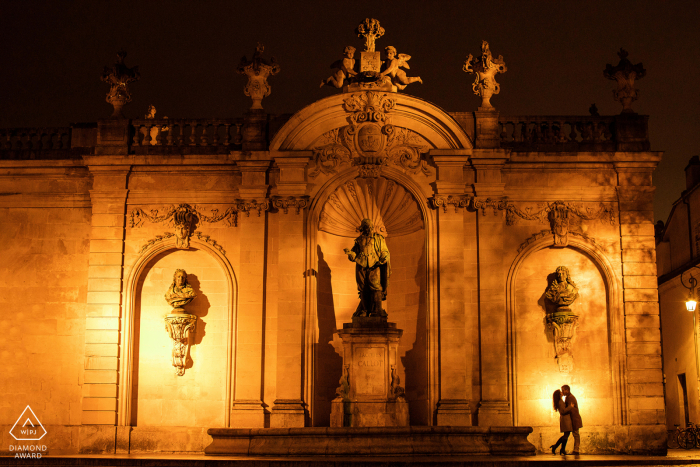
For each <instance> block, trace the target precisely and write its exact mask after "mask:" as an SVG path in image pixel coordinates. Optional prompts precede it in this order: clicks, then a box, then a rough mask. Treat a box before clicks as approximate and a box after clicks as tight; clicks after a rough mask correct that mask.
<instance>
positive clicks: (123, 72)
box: [101, 51, 141, 118]
mask: <svg viewBox="0 0 700 467" xmlns="http://www.w3.org/2000/svg"><path fill="white" fill-rule="evenodd" d="M125 58H126V52H124V51H120V52H118V53H117V61H116V63H115V64H114V65H113V66H112V67H111V68H110V67H108V66H106V67H104V71H103V72H102V77H101V79H102V81H104V82H105V83H107V84H109V92H108V93H107V97H106V98H105V100H106V101H107V102H108V103H109V104H112V106H113V108H114V112H112V118H126V117H124V114H123V113H122V108H123V107H124V106H125V105H126V104H128V103H129V102H131V92H129V83H131V82H132V81H138V79H139V78H140V77H141V75H140V74H139V67H137V66H135V67H133V68H129V67H127V66H126V65H125V64H124V59H125Z"/></svg>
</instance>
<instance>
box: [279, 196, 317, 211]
mask: <svg viewBox="0 0 700 467" xmlns="http://www.w3.org/2000/svg"><path fill="white" fill-rule="evenodd" d="M272 205H273V206H274V207H275V208H277V209H281V210H282V211H283V212H284V213H285V214H289V208H294V209H295V210H296V213H297V214H299V213H300V212H301V211H302V210H303V209H304V208H306V207H308V206H309V197H308V196H296V197H295V196H288V197H286V198H285V197H276V198H273V199H272Z"/></svg>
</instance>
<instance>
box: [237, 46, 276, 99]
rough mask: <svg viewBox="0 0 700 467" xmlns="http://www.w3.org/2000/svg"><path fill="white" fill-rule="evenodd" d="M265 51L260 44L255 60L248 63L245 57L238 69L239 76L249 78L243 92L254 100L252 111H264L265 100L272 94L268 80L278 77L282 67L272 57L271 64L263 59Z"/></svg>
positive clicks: (254, 54) (254, 55)
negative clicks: (274, 76)
mask: <svg viewBox="0 0 700 467" xmlns="http://www.w3.org/2000/svg"><path fill="white" fill-rule="evenodd" d="M264 50H265V48H264V47H263V45H262V44H261V43H259V42H258V46H257V47H256V49H255V53H253V58H252V59H251V60H250V61H248V60H247V59H246V58H245V56H244V57H243V58H242V59H241V62H240V63H239V64H238V68H237V69H236V71H237V72H238V73H239V74H241V75H246V76H247V77H248V83H247V84H246V86H245V89H244V91H243V92H244V93H245V95H246V96H248V97H250V98H251V99H252V100H253V105H252V106H251V107H250V108H251V110H262V108H263V107H262V100H263V98H265V97H267V96H269V95H270V93H271V92H272V88H270V85H269V84H268V83H267V78H268V77H269V76H273V75H276V74H277V73H279V71H280V66H279V65H278V64H277V62H275V57H272V58H271V59H270V61H269V62H268V61H267V60H265V59H263V58H262V53H263V51H264Z"/></svg>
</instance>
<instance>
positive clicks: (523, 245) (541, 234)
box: [518, 230, 597, 253]
mask: <svg viewBox="0 0 700 467" xmlns="http://www.w3.org/2000/svg"><path fill="white" fill-rule="evenodd" d="M569 233H570V234H571V235H575V236H577V237H581V238H583V239H586V240H588V241H589V242H591V243H592V244H594V245H597V243H596V241H595V238H593V237H589V236H588V235H586V234H585V233H582V232H569ZM549 235H552V231H551V230H542V231H540V232H537V233H536V234H534V235H532V236H531V237H528V238H527V240H525V241H524V242H523V243H521V244H520V246H519V247H518V253H520V252H521V251H523V250H524V249H525V248H526V247H527V246H528V245H529V244H531V243H534V242H536V241H537V240H539V239H540V238H544V237H546V236H549Z"/></svg>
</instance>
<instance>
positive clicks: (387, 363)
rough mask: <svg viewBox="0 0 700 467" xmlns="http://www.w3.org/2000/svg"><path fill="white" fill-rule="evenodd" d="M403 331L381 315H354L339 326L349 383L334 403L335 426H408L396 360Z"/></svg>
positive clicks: (406, 409) (405, 402)
mask: <svg viewBox="0 0 700 467" xmlns="http://www.w3.org/2000/svg"><path fill="white" fill-rule="evenodd" d="M402 334H403V331H402V330H401V329H396V323H387V321H386V319H385V318H379V317H370V318H353V320H352V323H345V324H343V329H339V330H338V335H339V336H340V338H341V339H342V340H343V368H344V369H345V371H347V373H345V371H344V374H347V379H348V381H347V382H348V383H349V384H348V385H347V391H346V392H345V393H344V394H343V393H342V391H340V390H339V392H340V393H341V394H340V395H339V396H338V397H337V398H336V399H335V400H334V401H333V403H332V406H331V426H332V427H344V426H345V427H382V426H394V427H400V426H408V423H409V419H408V402H407V401H406V399H405V397H404V396H403V388H401V387H400V386H399V381H398V374H397V364H396V358H397V351H398V346H399V339H400V338H401V335H402ZM392 370H393V371H392ZM341 387H342V385H341Z"/></svg>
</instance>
